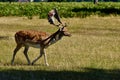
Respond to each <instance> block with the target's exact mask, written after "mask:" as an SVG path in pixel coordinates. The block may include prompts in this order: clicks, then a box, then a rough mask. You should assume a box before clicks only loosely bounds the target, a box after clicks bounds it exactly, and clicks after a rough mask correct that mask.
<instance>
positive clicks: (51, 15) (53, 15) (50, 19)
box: [48, 8, 62, 27]
mask: <svg viewBox="0 0 120 80" xmlns="http://www.w3.org/2000/svg"><path fill="white" fill-rule="evenodd" d="M54 18H55V19H57V21H58V22H59V23H60V24H62V22H61V20H60V16H59V14H58V11H57V9H56V8H54V9H53V10H51V11H49V13H48V22H49V23H50V24H53V25H55V26H58V27H59V25H60V24H58V25H56V24H55V20H54Z"/></svg>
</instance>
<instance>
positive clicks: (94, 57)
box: [0, 16, 120, 80]
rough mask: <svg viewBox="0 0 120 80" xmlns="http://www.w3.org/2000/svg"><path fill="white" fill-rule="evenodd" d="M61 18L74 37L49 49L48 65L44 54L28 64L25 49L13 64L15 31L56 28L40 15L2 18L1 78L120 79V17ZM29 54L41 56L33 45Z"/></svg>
mask: <svg viewBox="0 0 120 80" xmlns="http://www.w3.org/2000/svg"><path fill="white" fill-rule="evenodd" d="M62 21H64V22H67V23H68V29H69V31H70V32H71V34H72V36H71V37H64V38H63V39H62V40H60V41H59V42H57V43H56V44H54V45H51V46H50V47H49V48H48V49H46V53H47V56H48V63H49V64H50V66H49V67H47V66H45V65H44V59H43V57H42V58H41V59H40V60H39V61H38V62H36V64H35V65H33V66H28V65H27V61H26V59H25V56H24V54H23V53H22V52H23V49H21V50H20V51H19V52H18V53H17V55H16V59H15V65H14V66H11V65H10V61H11V58H12V54H13V50H14V48H15V45H16V44H15V41H14V38H13V36H14V34H15V32H16V31H19V30H24V29H26V30H28V29H33V30H39V31H46V32H48V33H53V32H55V31H56V30H57V28H56V27H54V26H52V25H50V24H49V23H48V22H47V20H46V19H38V17H34V18H33V19H32V20H29V19H27V18H25V17H0V44H1V45H0V80H119V79H120V60H119V59H120V16H116V17H113V16H110V17H98V16H91V17H87V18H82V19H81V18H67V19H66V18H62ZM3 37H4V38H3ZM28 54H29V57H30V60H31V61H32V60H33V59H34V58H35V57H37V56H38V55H39V49H35V48H30V50H29V52H28Z"/></svg>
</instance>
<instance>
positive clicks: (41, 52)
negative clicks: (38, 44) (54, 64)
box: [32, 49, 49, 66]
mask: <svg viewBox="0 0 120 80" xmlns="http://www.w3.org/2000/svg"><path fill="white" fill-rule="evenodd" d="M43 54H44V60H45V64H46V66H49V64H48V63H47V57H46V54H45V52H44V49H41V50H40V55H39V56H38V57H37V58H36V59H35V60H33V62H32V65H33V64H34V63H35V62H36V61H37V60H38V59H39V58H41V57H42V55H43Z"/></svg>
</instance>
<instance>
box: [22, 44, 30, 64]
mask: <svg viewBox="0 0 120 80" xmlns="http://www.w3.org/2000/svg"><path fill="white" fill-rule="evenodd" d="M28 49H29V46H25V49H24V52H23V53H24V55H25V57H26V59H27V61H28V65H30V59H29V57H28V54H27V52H28Z"/></svg>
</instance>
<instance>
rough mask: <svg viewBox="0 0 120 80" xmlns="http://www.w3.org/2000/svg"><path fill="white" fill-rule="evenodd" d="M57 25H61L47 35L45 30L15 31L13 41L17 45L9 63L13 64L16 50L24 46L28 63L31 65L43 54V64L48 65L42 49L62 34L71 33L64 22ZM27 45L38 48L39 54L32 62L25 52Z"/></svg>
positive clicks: (54, 41) (68, 34)
mask: <svg viewBox="0 0 120 80" xmlns="http://www.w3.org/2000/svg"><path fill="white" fill-rule="evenodd" d="M57 26H61V27H59V29H58V30H57V31H56V32H55V33H53V34H51V35H48V34H47V33H46V32H40V31H33V30H26V31H24V30H23V31H18V32H16V34H15V41H16V44H17V46H16V48H15V49H14V53H13V57H12V61H11V64H12V65H13V64H14V59H15V56H16V53H17V52H18V50H19V49H20V48H21V47H24V51H23V53H24V55H25V57H26V59H27V61H28V64H29V65H30V64H32V65H33V64H34V63H35V62H36V61H37V60H38V59H39V58H40V57H42V55H44V60H45V64H46V65H47V66H48V65H49V64H48V62H47V55H46V53H45V52H44V49H46V48H47V47H48V46H50V45H52V44H54V43H56V42H57V41H58V40H60V39H61V38H62V37H63V36H71V34H70V33H69V32H68V30H67V28H66V24H64V25H63V24H60V25H57ZM29 47H34V48H40V55H39V56H38V57H37V58H36V59H35V60H33V62H32V63H31V62H30V59H29V57H28V54H27V52H28V49H29Z"/></svg>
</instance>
